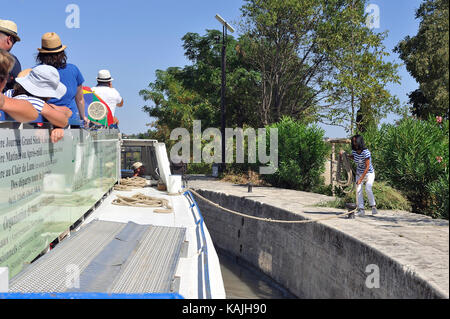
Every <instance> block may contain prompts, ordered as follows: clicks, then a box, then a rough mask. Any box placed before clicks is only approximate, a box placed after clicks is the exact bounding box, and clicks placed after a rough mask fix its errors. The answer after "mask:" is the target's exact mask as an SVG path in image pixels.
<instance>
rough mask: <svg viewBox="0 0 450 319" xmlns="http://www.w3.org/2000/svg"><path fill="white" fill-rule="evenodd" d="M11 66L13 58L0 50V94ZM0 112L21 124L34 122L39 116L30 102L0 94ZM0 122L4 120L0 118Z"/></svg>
mask: <svg viewBox="0 0 450 319" xmlns="http://www.w3.org/2000/svg"><path fill="white" fill-rule="evenodd" d="M13 66H14V58H13V57H12V56H11V55H10V54H9V53H8V52H7V51H5V50H2V49H0V92H2V91H3V89H4V87H5V86H6V83H7V81H8V78H9V72H10V71H11V69H12V67H13ZM0 111H4V112H6V113H8V114H9V115H10V116H11V117H12V118H13V119H15V120H16V121H18V122H22V123H24V122H30V121H34V120H35V119H36V118H37V117H38V115H39V114H38V112H37V111H36V110H35V108H34V107H33V105H31V103H30V102H28V101H25V100H16V99H12V98H11V97H7V96H5V95H3V94H2V93H0ZM1 115H2V114H1V112H0V116H1ZM2 120H5V119H4V118H1V117H0V121H2Z"/></svg>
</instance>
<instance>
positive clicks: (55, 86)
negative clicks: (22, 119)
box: [5, 65, 72, 143]
mask: <svg viewBox="0 0 450 319" xmlns="http://www.w3.org/2000/svg"><path fill="white" fill-rule="evenodd" d="M16 82H17V83H16V84H15V86H14V90H9V91H7V92H6V93H5V94H6V96H10V97H12V98H15V99H23V100H26V101H29V102H30V103H31V104H32V105H33V106H34V107H35V109H36V110H37V111H38V112H39V113H40V114H41V115H42V116H43V117H45V118H46V119H47V120H48V121H49V122H50V123H52V124H53V125H55V126H57V127H64V126H66V125H67V123H68V118H69V117H70V116H71V115H72V112H71V111H70V110H69V109H68V108H67V107H58V106H54V105H51V104H48V103H47V101H48V100H49V99H50V98H58V97H61V96H62V95H64V94H65V92H66V87H65V85H64V84H62V83H61V82H60V80H59V73H58V71H57V70H56V69H55V68H54V67H52V66H49V65H39V66H37V67H35V68H33V69H27V70H25V71H22V72H21V74H19V76H18V77H17V78H16ZM63 136H64V131H63V129H61V128H55V129H53V130H52V133H51V140H52V142H54V143H56V142H57V141H59V140H60V139H62V138H63Z"/></svg>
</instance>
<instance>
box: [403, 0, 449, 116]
mask: <svg viewBox="0 0 450 319" xmlns="http://www.w3.org/2000/svg"><path fill="white" fill-rule="evenodd" d="M416 19H420V26H419V31H418V33H417V35H415V36H413V37H410V36H407V37H406V38H405V39H404V40H402V41H401V42H400V43H399V44H398V45H397V47H396V48H395V52H397V53H399V54H400V58H401V59H402V60H403V61H404V62H405V65H406V69H407V70H408V72H409V73H410V74H411V75H412V76H413V77H414V78H415V79H416V81H417V82H418V83H419V89H418V90H416V91H414V92H411V93H410V95H409V97H410V103H411V104H412V107H411V111H412V113H413V114H414V115H417V116H418V117H419V118H421V119H425V120H426V119H428V116H429V115H434V116H436V115H440V116H444V117H446V118H448V115H449V98H448V92H449V83H448V81H449V67H448V63H449V1H448V0H425V1H424V2H423V3H422V4H421V5H420V7H419V9H418V10H417V11H416Z"/></svg>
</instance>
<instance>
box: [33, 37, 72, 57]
mask: <svg viewBox="0 0 450 319" xmlns="http://www.w3.org/2000/svg"><path fill="white" fill-rule="evenodd" d="M41 43H42V44H41V48H38V51H39V52H40V53H58V52H62V51H64V50H65V49H66V48H67V46H65V45H62V43H61V39H60V38H59V35H57V34H56V33H55V32H47V33H45V34H44V35H43V36H42V42H41Z"/></svg>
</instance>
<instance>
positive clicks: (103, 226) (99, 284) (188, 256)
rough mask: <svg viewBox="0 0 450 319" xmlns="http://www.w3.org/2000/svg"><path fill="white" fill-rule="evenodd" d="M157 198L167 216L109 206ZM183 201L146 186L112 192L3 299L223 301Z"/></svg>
mask: <svg viewBox="0 0 450 319" xmlns="http://www.w3.org/2000/svg"><path fill="white" fill-rule="evenodd" d="M136 193H142V194H144V195H148V196H153V197H158V198H165V199H167V200H168V201H169V203H170V205H171V206H172V207H173V212H172V213H155V212H154V210H155V208H142V207H127V206H117V205H113V204H112V201H113V200H114V199H115V198H116V195H118V194H120V195H122V196H132V195H134V194H136ZM196 210H197V207H196V206H195V205H193V202H192V201H191V199H189V196H185V195H176V196H169V195H168V194H167V193H166V192H161V191H158V190H156V189H154V188H152V187H145V188H141V189H136V190H133V191H113V192H112V193H111V194H110V195H109V196H108V197H106V198H105V199H104V201H103V202H102V203H101V205H100V206H99V207H98V208H97V209H96V210H94V211H93V212H92V214H91V215H89V217H88V218H86V220H85V221H84V222H83V224H81V226H80V227H79V230H78V231H77V232H75V233H74V234H72V235H71V236H70V237H69V238H68V239H66V240H64V241H62V242H61V243H60V244H59V245H57V246H56V247H55V248H54V249H52V250H51V251H50V252H49V253H47V254H45V255H44V256H42V257H41V258H39V259H38V260H37V261H35V262H34V263H32V264H30V265H29V266H28V267H27V268H26V269H24V270H23V271H22V272H21V273H19V274H18V275H17V276H15V277H14V278H13V279H12V281H11V283H10V292H24V293H42V292H76V293H78V292H93V293H109V294H123V293H127V294H145V293H161V294H167V293H178V294H180V295H181V296H182V297H184V298H189V299H196V298H225V290H224V287H223V281H222V275H221V271H220V264H219V260H218V257H217V254H216V251H215V249H214V245H213V243H212V241H211V238H210V235H209V233H208V230H207V228H206V226H205V225H203V223H202V218H201V215H200V214H199V213H198V211H196Z"/></svg>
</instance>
